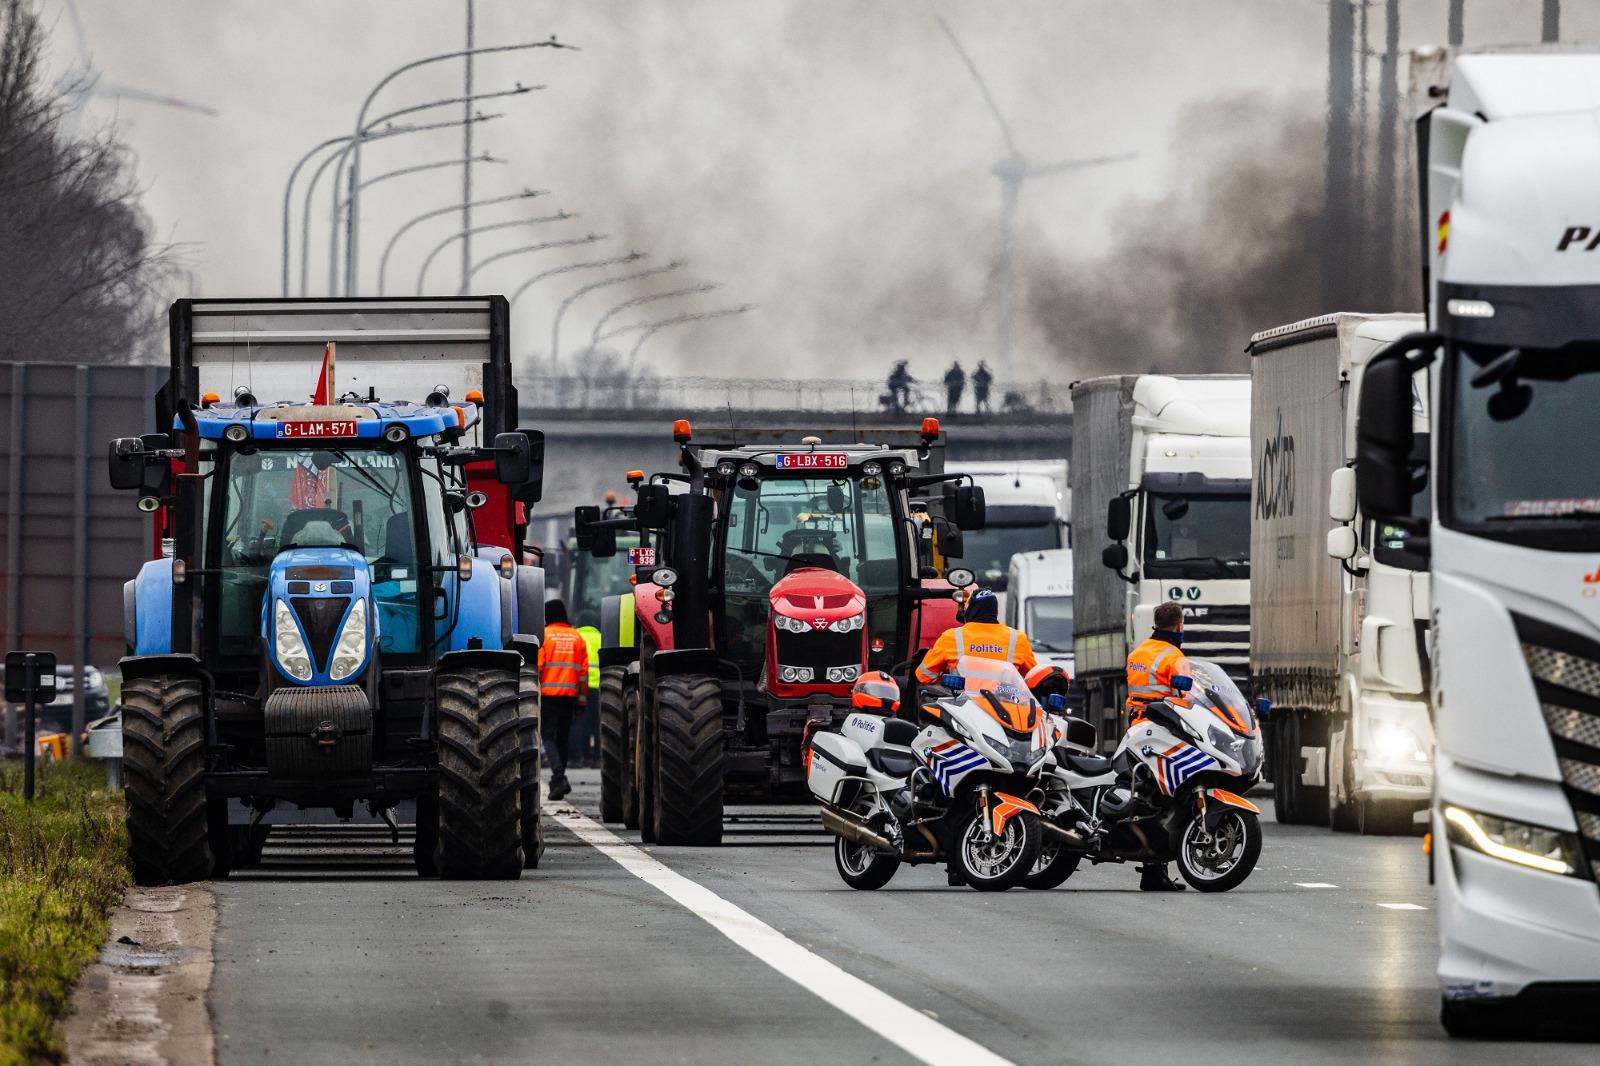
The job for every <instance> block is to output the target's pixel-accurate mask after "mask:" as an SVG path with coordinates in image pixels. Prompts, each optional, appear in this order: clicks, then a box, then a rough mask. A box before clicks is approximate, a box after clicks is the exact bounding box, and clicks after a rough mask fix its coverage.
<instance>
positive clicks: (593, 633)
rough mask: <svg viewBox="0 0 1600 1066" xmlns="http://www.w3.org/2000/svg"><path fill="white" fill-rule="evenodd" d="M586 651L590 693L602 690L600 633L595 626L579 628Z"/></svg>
mask: <svg viewBox="0 0 1600 1066" xmlns="http://www.w3.org/2000/svg"><path fill="white" fill-rule="evenodd" d="M578 633H579V634H580V635H581V636H582V637H583V646H584V650H586V651H587V652H588V653H589V691H590V692H595V691H597V690H598V689H599V688H600V631H599V630H598V629H596V628H595V627H594V626H579V627H578Z"/></svg>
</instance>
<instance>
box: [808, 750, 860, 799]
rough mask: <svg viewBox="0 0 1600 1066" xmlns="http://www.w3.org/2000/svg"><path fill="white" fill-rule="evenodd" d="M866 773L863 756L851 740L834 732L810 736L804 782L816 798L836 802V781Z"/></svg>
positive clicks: (837, 785) (840, 781)
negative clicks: (809, 752) (807, 771)
mask: <svg viewBox="0 0 1600 1066" xmlns="http://www.w3.org/2000/svg"><path fill="white" fill-rule="evenodd" d="M866 772H867V757H866V756H865V755H863V754H862V752H861V746H860V745H859V744H857V743H856V742H855V741H853V740H851V739H850V738H849V737H845V736H841V735H840V734H838V733H817V734H815V735H814V736H812V738H811V773H810V774H809V775H808V776H807V778H806V783H807V784H809V785H810V786H811V793H812V795H814V796H816V797H817V799H819V800H821V801H822V802H824V803H838V802H840V798H839V797H840V795H841V792H840V788H839V786H840V784H841V783H842V782H844V781H846V779H848V778H851V777H861V776H864V775H865V774H866ZM846 791H847V792H848V791H849V790H846Z"/></svg>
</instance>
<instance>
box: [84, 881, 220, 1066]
mask: <svg viewBox="0 0 1600 1066" xmlns="http://www.w3.org/2000/svg"><path fill="white" fill-rule="evenodd" d="M216 927H217V908H216V900H215V897H213V896H212V894H211V893H210V892H209V891H208V890H206V889H204V888H201V887H199V886H196V885H185V886H183V887H175V888H131V889H129V890H128V892H127V894H126V895H125V896H124V897H123V901H122V904H121V906H119V907H117V908H116V910H114V911H112V913H111V932H110V934H109V935H108V938H107V942H106V945H105V947H104V948H102V949H101V952H100V958H99V959H98V960H96V961H95V962H93V963H91V964H90V965H89V967H88V968H87V969H85V970H84V972H83V976H82V978H81V979H80V980H79V982H78V987H77V989H76V991H75V992H74V993H73V997H72V1016H71V1017H70V1018H68V1019H67V1022H66V1033H67V1054H68V1060H69V1061H70V1062H72V1063H74V1064H79V1066H110V1064H112V1063H119V1064H120V1063H140V1064H142V1063H182V1064H183V1066H209V1064H210V1063H212V1062H213V1061H214V1051H215V1048H214V1042H213V1038H212V1027H211V1012H210V1010H209V1008H208V1006H207V995H208V993H209V991H210V988H211V974H212V941H213V938H214V936H215V933H216Z"/></svg>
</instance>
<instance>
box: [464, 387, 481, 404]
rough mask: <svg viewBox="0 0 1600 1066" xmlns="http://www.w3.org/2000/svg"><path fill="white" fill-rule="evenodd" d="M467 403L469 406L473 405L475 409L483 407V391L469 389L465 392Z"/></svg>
mask: <svg viewBox="0 0 1600 1066" xmlns="http://www.w3.org/2000/svg"><path fill="white" fill-rule="evenodd" d="M467 402H468V403H470V404H473V405H475V406H477V407H482V406H483V390H481V389H469V390H468V391H467Z"/></svg>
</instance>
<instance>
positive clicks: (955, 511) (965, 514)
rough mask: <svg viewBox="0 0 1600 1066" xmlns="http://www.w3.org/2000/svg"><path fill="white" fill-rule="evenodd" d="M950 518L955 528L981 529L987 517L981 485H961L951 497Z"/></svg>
mask: <svg viewBox="0 0 1600 1066" xmlns="http://www.w3.org/2000/svg"><path fill="white" fill-rule="evenodd" d="M951 511H952V514H951V516H950V517H951V518H952V519H954V520H955V524H956V528H957V529H982V528H983V527H984V523H985V522H986V521H987V519H988V508H987V506H986V505H985V503H984V500H983V486H981V485H962V486H960V487H959V488H957V489H956V491H955V495H954V496H953V497H951Z"/></svg>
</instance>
